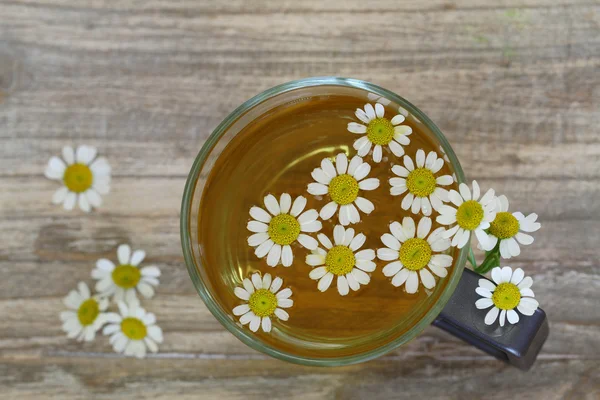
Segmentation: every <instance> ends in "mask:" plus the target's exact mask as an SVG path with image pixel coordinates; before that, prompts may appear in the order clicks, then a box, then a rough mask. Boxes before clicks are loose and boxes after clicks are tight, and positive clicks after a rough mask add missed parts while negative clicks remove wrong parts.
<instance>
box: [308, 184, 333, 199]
mask: <svg viewBox="0 0 600 400" xmlns="http://www.w3.org/2000/svg"><path fill="white" fill-rule="evenodd" d="M306 190H307V191H308V193H310V194H312V195H314V196H322V195H324V194H327V192H328V191H329V189H328V188H327V186H325V185H323V184H321V183H314V182H313V183H309V184H308V187H307V189H306Z"/></svg>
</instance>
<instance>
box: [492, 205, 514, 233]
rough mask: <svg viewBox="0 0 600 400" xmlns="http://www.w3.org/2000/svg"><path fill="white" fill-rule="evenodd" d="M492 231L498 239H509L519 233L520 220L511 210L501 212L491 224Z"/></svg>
mask: <svg viewBox="0 0 600 400" xmlns="http://www.w3.org/2000/svg"><path fill="white" fill-rule="evenodd" d="M490 233H491V234H492V235H494V236H496V237H497V238H498V239H508V238H511V237H513V236H515V235H516V234H517V233H519V221H518V220H517V219H516V218H515V217H514V216H513V215H512V214H511V213H509V212H506V211H504V212H499V213H498V214H496V219H494V222H492V223H491V224H490Z"/></svg>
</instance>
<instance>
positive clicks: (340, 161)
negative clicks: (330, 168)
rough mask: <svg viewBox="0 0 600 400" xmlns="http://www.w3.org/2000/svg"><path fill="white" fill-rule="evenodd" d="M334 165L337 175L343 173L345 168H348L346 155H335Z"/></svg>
mask: <svg viewBox="0 0 600 400" xmlns="http://www.w3.org/2000/svg"><path fill="white" fill-rule="evenodd" d="M335 167H336V169H337V173H338V175H343V174H345V173H346V170H347V169H348V157H346V154H344V153H340V154H338V155H337V157H336V159H335Z"/></svg>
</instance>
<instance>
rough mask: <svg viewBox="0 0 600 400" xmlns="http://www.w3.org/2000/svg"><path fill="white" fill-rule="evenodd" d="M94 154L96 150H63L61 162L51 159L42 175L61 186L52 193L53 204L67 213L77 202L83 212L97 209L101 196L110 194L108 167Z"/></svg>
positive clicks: (102, 158)
mask: <svg viewBox="0 0 600 400" xmlns="http://www.w3.org/2000/svg"><path fill="white" fill-rule="evenodd" d="M96 154H97V150H96V148H95V147H92V146H85V145H84V146H79V147H78V148H77V151H74V150H73V148H72V147H71V146H65V147H63V149H62V156H63V159H62V160H61V159H60V158H58V157H52V158H50V161H48V166H46V170H45V172H44V175H46V178H48V179H52V180H57V181H62V183H63V184H64V186H63V187H61V188H60V189H58V190H57V191H56V192H54V195H53V196H52V203H54V204H61V203H62V205H63V207H64V208H65V209H66V210H72V209H73V207H75V203H76V202H77V203H78V204H79V208H81V209H82V210H83V211H85V212H90V211H91V210H92V207H96V208H97V207H100V205H101V204H102V198H101V197H100V195H103V194H108V192H109V191H110V165H108V162H107V161H106V159H105V158H104V157H98V158H96Z"/></svg>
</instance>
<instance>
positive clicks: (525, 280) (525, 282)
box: [517, 276, 533, 289]
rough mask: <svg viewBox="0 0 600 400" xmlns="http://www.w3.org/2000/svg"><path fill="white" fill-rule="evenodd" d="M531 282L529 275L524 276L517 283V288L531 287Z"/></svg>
mask: <svg viewBox="0 0 600 400" xmlns="http://www.w3.org/2000/svg"><path fill="white" fill-rule="evenodd" d="M532 284H533V279H531V277H530V276H526V277H525V278H523V280H522V281H521V283H519V284H518V285H517V287H518V288H519V289H526V288H529V287H531V285H532Z"/></svg>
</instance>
